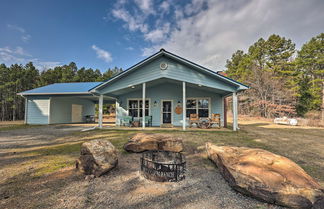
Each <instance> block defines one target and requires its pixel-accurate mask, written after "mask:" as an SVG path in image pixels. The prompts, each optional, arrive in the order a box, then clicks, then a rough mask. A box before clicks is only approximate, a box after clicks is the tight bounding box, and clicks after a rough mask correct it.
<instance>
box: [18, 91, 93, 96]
mask: <svg viewBox="0 0 324 209" xmlns="http://www.w3.org/2000/svg"><path fill="white" fill-rule="evenodd" d="M66 94H67V95H69V94H88V95H92V94H91V93H90V92H47V93H17V95H21V96H28V95H66Z"/></svg>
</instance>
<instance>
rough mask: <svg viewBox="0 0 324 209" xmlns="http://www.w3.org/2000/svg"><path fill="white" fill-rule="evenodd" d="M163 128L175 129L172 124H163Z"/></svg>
mask: <svg viewBox="0 0 324 209" xmlns="http://www.w3.org/2000/svg"><path fill="white" fill-rule="evenodd" d="M160 127H161V128H173V125H172V124H161V126H160Z"/></svg>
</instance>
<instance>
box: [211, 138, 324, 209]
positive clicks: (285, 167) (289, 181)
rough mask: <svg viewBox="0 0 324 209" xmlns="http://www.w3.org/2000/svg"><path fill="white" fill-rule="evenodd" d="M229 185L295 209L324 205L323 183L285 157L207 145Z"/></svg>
mask: <svg viewBox="0 0 324 209" xmlns="http://www.w3.org/2000/svg"><path fill="white" fill-rule="evenodd" d="M206 150H207V155H208V158H209V159H211V160H212V161H214V162H215V163H216V165H217V167H218V169H219V170H220V172H221V174H222V175H223V177H224V178H225V179H226V180H227V181H228V183H229V185H230V186H231V187H232V188H234V189H235V190H237V191H238V192H241V193H244V194H246V195H249V196H253V197H255V198H257V199H260V200H263V201H266V202H268V203H273V204H278V205H283V206H287V207H292V208H312V207H313V208H324V193H323V189H322V188H321V187H320V185H319V184H318V183H317V182H316V181H315V180H314V179H313V178H312V177H311V176H309V175H308V174H307V173H306V172H305V171H304V170H303V169H302V168H301V167H299V166H298V165H297V164H296V163H294V162H292V161H291V160H289V159H288V158H286V157H283V156H280V155H276V154H273V153H271V152H268V151H265V150H262V149H251V148H245V147H229V146H216V145H213V144H211V143H207V144H206Z"/></svg>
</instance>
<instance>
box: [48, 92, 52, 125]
mask: <svg viewBox="0 0 324 209" xmlns="http://www.w3.org/2000/svg"><path fill="white" fill-rule="evenodd" d="M51 101H52V97H49V99H48V124H51V105H52V102H51Z"/></svg>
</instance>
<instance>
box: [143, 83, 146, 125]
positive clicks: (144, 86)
mask: <svg viewBox="0 0 324 209" xmlns="http://www.w3.org/2000/svg"><path fill="white" fill-rule="evenodd" d="M145 91H146V83H143V94H142V96H143V98H142V128H143V129H144V128H145Z"/></svg>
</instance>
